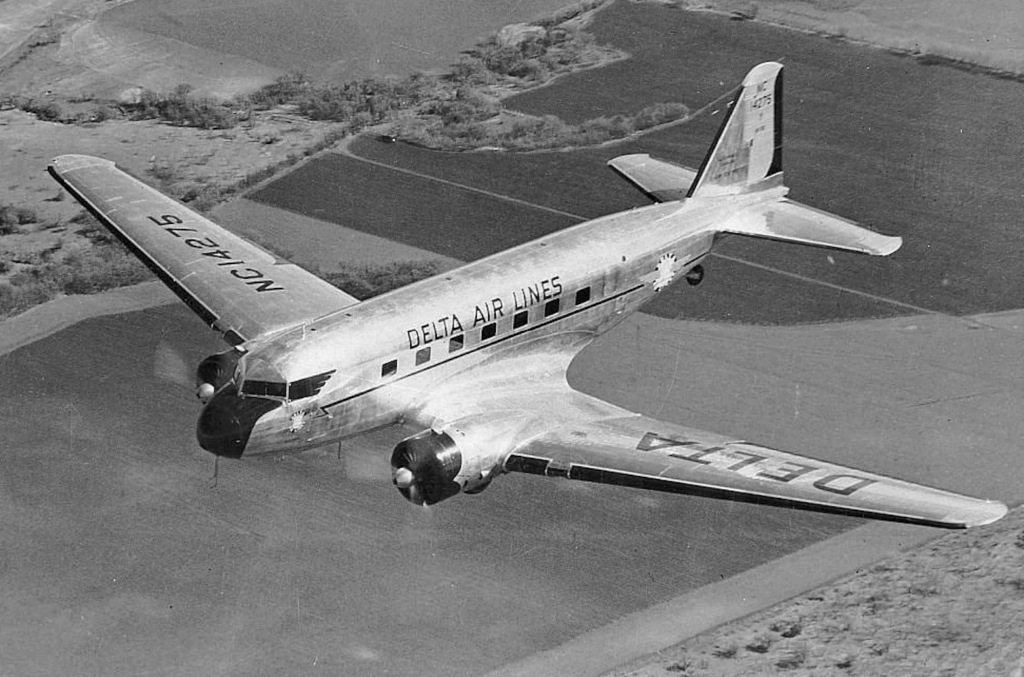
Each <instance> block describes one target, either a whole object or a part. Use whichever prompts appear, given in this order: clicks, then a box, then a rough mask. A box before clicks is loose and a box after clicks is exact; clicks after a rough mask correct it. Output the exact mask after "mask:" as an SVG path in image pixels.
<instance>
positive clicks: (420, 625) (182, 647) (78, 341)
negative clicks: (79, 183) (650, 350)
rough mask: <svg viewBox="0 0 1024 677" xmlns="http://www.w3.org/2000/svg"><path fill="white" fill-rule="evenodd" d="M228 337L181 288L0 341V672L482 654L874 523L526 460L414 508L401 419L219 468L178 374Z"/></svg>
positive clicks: (256, 670)
mask: <svg viewBox="0 0 1024 677" xmlns="http://www.w3.org/2000/svg"><path fill="white" fill-rule="evenodd" d="M68 346H74V347H75V349H74V350H69V349H68ZM221 347H222V346H221V345H220V344H219V342H218V341H217V340H216V339H215V336H214V334H213V333H212V332H210V331H208V330H206V329H205V328H204V327H203V326H202V324H201V323H200V322H199V321H197V320H196V318H195V317H193V316H192V314H191V313H190V312H189V311H188V310H187V309H186V308H185V307H184V306H182V305H180V304H175V305H172V306H166V307H163V308H158V309H153V310H149V311H145V312H139V313H132V314H127V315H122V316H115V317H109V318H103V319H96V320H90V321H86V322H82V323H80V324H77V325H75V326H74V327H72V328H70V329H68V330H65V331H63V332H60V333H58V334H56V335H54V336H51V337H49V338H47V339H44V340H42V341H38V342H36V343H34V344H32V345H30V346H28V347H26V348H23V349H20V350H16V351H14V352H13V353H10V354H9V355H6V356H3V357H0V379H2V380H3V383H4V384H6V390H7V396H6V397H5V398H3V399H2V400H0V419H2V420H3V421H4V422H5V423H4V426H3V430H2V435H0V458H2V459H3V463H4V467H5V472H4V474H3V476H2V477H0V499H2V506H0V507H2V511H0V534H2V537H3V543H4V565H3V567H2V569H0V582H2V583H3V587H4V590H5V593H4V595H5V605H4V606H5V611H4V613H3V614H0V635H2V636H3V637H4V641H3V643H2V645H0V665H3V666H4V669H5V671H7V672H9V673H10V674H24V675H29V674H39V675H62V674H64V675H72V674H73V675H140V674H160V675H212V674H218V675H226V676H230V675H238V676H242V675H244V676H245V677H259V676H261V675H266V676H268V677H270V676H273V677H283V676H286V675H307V674H313V673H316V672H318V671H327V673H328V674H337V675H355V674H358V675H385V674H386V675H420V676H428V677H429V676H435V675H436V676H437V677H442V676H444V677H449V676H452V675H466V676H467V677H468V676H471V675H480V674H482V673H484V672H486V671H487V670H490V669H494V668H497V667H499V666H501V665H504V664H506V663H508V662H510V661H514V660H517V659H522V658H524V657H526V656H529V655H532V654H534V653H536V652H537V651H541V650H544V649H549V648H552V647H554V646H556V645H558V644H560V643H562V642H564V641H567V640H569V639H571V638H573V637H575V636H577V635H579V634H581V633H583V632H585V631H587V630H589V629H592V628H596V627H599V626H602V625H604V624H606V623H609V622H611V621H612V620H615V619H617V618H619V617H621V616H623V615H625V614H627V613H630V612H632V611H635V610H638V609H643V608H646V607H648V606H650V605H652V604H656V603H658V602H662V601H664V600H666V599H669V598H672V597H674V596H676V595H679V594H682V593H683V592H685V591H687V590H690V589H692V588H695V587H699V586H701V585H704V584H707V583H709V582H713V581H719V580H721V579H722V578H727V577H729V576H731V575H733V574H735V573H738V572H740V571H743V570H746V569H747V568H749V567H751V566H755V565H757V564H759V563H761V562H765V561H769V560H771V559H773V558H775V557H778V556H780V555H782V554H785V553H788V552H791V551H793V550H795V549H797V548H800V547H802V546H804V545H807V544H809V543H812V542H815V541H817V540H820V539H821V538H823V537H825V536H828V535H831V534H834V533H836V532H838V531H840V530H842V529H844V528H847V527H849V526H852V525H855V524H858V523H859V522H858V521H856V520H851V519H844V518H840V517H832V516H820V515H813V514H806V513H799V514H798V513H794V512H793V511H789V510H772V509H765V508H759V507H756V506H745V505H740V504H733V503H723V502H718V501H711V500H706V499H688V498H683V497H675V496H663V495H655V494H648V493H646V492H638V491H630V490H626V489H618V488H614V487H589V486H585V485H584V486H580V485H576V484H570V483H568V482H561V483H560V482H557V481H554V480H543V479H537V478H530V477H525V476H510V477H503V478H500V479H499V480H498V481H496V482H495V483H494V485H493V486H492V487H491V488H489V489H488V490H487V492H486V493H485V494H484V495H482V496H479V497H472V496H460V497H456V498H454V499H452V500H450V501H448V502H445V503H443V504H441V505H438V506H435V507H433V508H430V509H423V508H418V507H416V506H412V505H410V504H408V503H406V502H405V501H404V500H403V499H402V498H401V497H400V496H399V494H398V492H397V491H395V489H394V488H393V487H392V486H391V483H390V482H389V476H390V471H389V469H388V467H387V458H388V455H389V450H390V449H391V448H392V446H393V445H394V444H395V443H396V442H397V441H398V440H399V439H401V438H402V437H404V436H405V435H406V434H407V433H406V432H404V431H402V430H399V429H394V430H390V431H386V432H383V433H378V434H374V435H369V436H365V437H361V438H357V439H355V440H353V441H351V442H348V443H345V446H344V448H343V451H342V453H343V457H344V460H339V459H338V458H336V456H335V450H334V449H328V450H320V451H318V452H310V453H307V454H303V455H301V456H296V457H289V458H285V459H283V460H280V461H279V460H277V459H273V458H264V459H250V460H249V461H246V462H241V463H239V462H223V463H221V467H220V478H219V482H218V484H217V486H213V485H212V483H211V474H212V470H213V458H212V457H211V456H209V455H208V454H205V453H203V452H201V451H199V450H198V448H197V447H196V444H195V440H194V436H193V429H194V428H193V426H194V421H195V418H196V416H197V415H198V412H199V406H198V405H197V404H196V402H195V399H194V397H193V396H192V394H191V392H190V390H191V388H190V387H189V386H186V385H183V383H185V382H190V379H191V368H192V366H193V365H194V364H195V363H196V362H197V361H198V360H199V359H200V358H201V357H202V356H204V355H206V354H208V353H209V352H211V351H213V350H215V349H216V350H219V349H220V348H221ZM596 350H597V352H596V353H592V355H595V356H596V358H597V359H598V360H599V361H606V360H607V359H608V358H607V357H603V358H602V357H601V355H602V352H601V351H602V349H600V348H596ZM623 381H628V379H625V380H622V379H619V380H618V383H616V382H614V381H610V382H608V383H603V384H602V383H600V382H596V383H592V384H591V385H592V386H593V387H594V388H595V389H596V390H595V394H597V395H599V396H604V397H609V398H611V399H626V400H630V399H631V398H636V397H640V398H644V397H645V395H644V393H645V392H647V391H648V390H649V388H650V385H649V384H648V385H646V386H645V385H644V384H642V383H641V384H627V385H623ZM631 389H633V390H635V392H631Z"/></svg>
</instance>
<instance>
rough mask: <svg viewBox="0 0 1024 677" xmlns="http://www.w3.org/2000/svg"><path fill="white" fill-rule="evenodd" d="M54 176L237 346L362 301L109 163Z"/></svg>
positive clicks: (63, 169)
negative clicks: (222, 226) (277, 256)
mask: <svg viewBox="0 0 1024 677" xmlns="http://www.w3.org/2000/svg"><path fill="white" fill-rule="evenodd" d="M49 172H50V174H51V175H52V176H53V178H55V179H56V180H57V182H58V183H60V184H61V185H62V186H64V188H66V189H67V191H68V192H69V193H71V195H72V196H73V197H74V198H75V199H76V200H78V201H79V202H81V203H82V205H83V206H84V207H85V208H86V209H88V210H89V211H90V212H91V213H92V214H93V216H95V217H96V218H98V219H99V220H100V221H101V222H102V223H103V225H105V226H106V227H107V228H108V229H109V230H110V231H111V232H113V233H114V235H116V236H117V237H118V238H119V239H120V240H121V241H122V242H124V243H125V244H126V245H127V246H128V248H129V249H131V250H132V253H134V254H135V255H136V256H137V257H139V258H140V259H141V260H142V262H143V263H145V264H146V266H147V267H149V269H150V270H152V271H153V272H154V273H156V274H157V276H158V277H159V278H160V279H161V280H162V281H163V282H164V284H166V285H167V286H168V287H170V288H171V289H172V290H173V291H174V293H175V294H177V295H178V297H179V298H181V300H183V301H184V302H185V303H186V304H187V305H188V307H189V308H191V309H192V310H193V311H194V312H195V313H196V314H198V315H199V316H200V317H201V318H202V319H203V320H204V321H205V322H206V323H207V324H208V325H210V326H211V327H214V328H215V329H217V330H219V331H220V332H222V333H223V334H224V338H225V339H226V340H227V341H228V343H231V344H232V345H238V344H240V343H244V342H246V341H250V340H252V339H254V338H257V337H260V336H265V335H267V334H270V333H273V332H276V331H279V330H282V329H286V328H288V327H292V326H296V325H298V324H301V323H302V322H307V321H309V320H312V319H315V318H317V317H321V316H323V315H326V314H328V313H331V312H334V311H337V310H340V309H342V308H346V307H348V306H351V305H353V304H355V303H358V302H359V301H358V300H357V299H355V298H353V297H352V296H349V295H348V294H346V293H345V292H343V291H341V290H340V289H336V288H335V287H333V286H332V285H330V284H329V283H327V282H325V281H324V280H321V279H320V278H318V277H317V276H315V275H313V274H312V273H309V272H307V271H305V270H303V269H302V268H300V267H298V266H297V265H295V264H293V263H289V262H287V261H283V260H281V259H278V258H276V257H275V256H273V255H272V254H270V253H268V252H267V251H266V250H264V249H262V248H261V247H258V246H256V245H254V244H253V243H251V242H249V241H248V240H245V239H243V238H241V237H239V236H237V235H235V234H233V233H231V232H229V231H228V230H225V229H224V228H221V227H220V226H218V225H217V224H215V223H214V222H213V221H210V220H209V219H207V218H206V217H204V216H202V215H201V214H199V213H197V212H195V211H193V210H191V209H189V208H188V207H186V206H184V205H183V204H181V203H179V202H177V201H176V200H173V199H171V198H169V197H167V196H166V195H163V194H161V193H160V192H159V191H157V190H156V189H155V188H152V187H150V186H148V185H146V184H145V183H143V182H142V181H139V180H138V179H136V178H134V177H132V176H130V175H129V174H127V173H125V172H123V171H121V170H120V169H118V168H117V167H116V166H115V165H114V163H113V162H111V161H109V160H104V159H101V158H96V157H90V156H88V155H62V156H60V157H58V158H55V159H54V160H53V162H52V163H51V164H50V166H49Z"/></svg>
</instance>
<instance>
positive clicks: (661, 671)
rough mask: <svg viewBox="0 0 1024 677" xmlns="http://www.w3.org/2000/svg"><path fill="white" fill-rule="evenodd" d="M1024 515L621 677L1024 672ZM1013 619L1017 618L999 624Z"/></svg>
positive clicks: (888, 564) (949, 540)
mask: <svg viewBox="0 0 1024 677" xmlns="http://www.w3.org/2000/svg"><path fill="white" fill-rule="evenodd" d="M1022 565H1024V512H1021V511H1020V510H1016V511H1014V512H1012V513H1011V514H1010V516H1008V517H1007V518H1005V519H1004V520H1002V521H1000V522H998V523H996V524H993V525H990V526H987V527H982V528H978V529H974V530H971V531H968V532H964V533H954V534H949V535H947V536H944V537H942V538H940V539H938V540H936V541H933V542H932V543H930V544H929V545H926V546H923V547H921V548H917V549H915V550H913V551H911V552H908V553H904V554H901V555H897V556H894V557H892V558H890V559H887V560H885V561H883V562H880V563H878V564H876V565H874V566H872V567H871V568H869V569H867V570H865V571H861V572H859V573H857V574H854V575H852V576H849V577H846V578H844V579H842V580H840V581H837V582H836V583H835V584H833V585H830V586H827V587H825V588H821V589H819V590H815V591H813V592H811V593H808V594H806V595H803V596H801V597H798V598H796V599H794V600H791V601H789V602H786V603H784V604H781V605H779V606H777V607H774V608H771V609H767V610H765V611H763V612H761V613H758V614H755V615H753V616H751V617H749V618H745V619H743V620H741V621H737V622H735V623H730V624H728V625H726V626H723V627H721V628H718V629H716V630H714V631H712V632H709V633H705V634H703V635H700V636H699V637H695V638H693V639H692V640H689V641H686V642H684V643H682V644H680V645H678V646H676V647H673V648H671V649H667V650H666V651H665V652H663V654H662V655H661V656H659V657H658V658H657V659H656V660H649V661H648V662H647V664H645V665H642V666H636V665H634V666H632V667H631V668H629V669H623V670H619V671H616V672H615V675H616V677H626V676H628V677H662V676H663V675H684V676H689V677H712V676H714V677H741V676H753V675H764V674H786V675H792V676H793V677H810V676H811V675H826V676H837V675H863V676H869V677H875V676H877V677H884V676H887V675H905V676H907V677H915V676H918V675H920V676H925V675H1007V676H1009V675H1019V674H1020V673H1021V670H1022V669H1024V639H1022V637H1021V634H1020V620H1021V619H1022V618H1024V577H1022V575H1021V568H1022ZM994 618H997V619H1013V622H996V623H993V622H992V620H993V619H994Z"/></svg>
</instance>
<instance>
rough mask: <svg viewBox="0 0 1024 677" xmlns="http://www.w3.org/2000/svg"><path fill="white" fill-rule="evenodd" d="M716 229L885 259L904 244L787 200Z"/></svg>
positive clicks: (733, 219) (891, 237)
mask: <svg viewBox="0 0 1024 677" xmlns="http://www.w3.org/2000/svg"><path fill="white" fill-rule="evenodd" d="M718 230H719V231H720V232H723V233H735V234H737V235H749V236H752V237H763V238H767V239H769V240H782V241H785V242H796V243H799V244H805V245H812V246H816V247H826V248H828V249H843V250H846V251H852V252H858V253H861V254H872V255H874V256H888V255H889V254H892V253H893V252H894V251H896V250H897V249H899V248H900V245H902V244H903V239H902V238H900V237H893V236H889V235H882V234H881V233H876V232H874V231H872V230H868V229H867V228H863V227H861V226H859V225H857V224H856V223H854V222H853V221H848V220H847V219H844V218H841V217H839V216H835V215H834V214H829V213H828V212H823V211H821V210H819V209H814V208H813V207H808V206H807V205H802V204H800V203H798V202H792V201H791V200H786V199H783V200H781V201H780V202H778V203H777V204H773V205H772V206H770V207H769V208H768V209H767V210H765V211H764V212H762V213H750V212H746V213H742V214H739V215H737V216H736V217H734V218H732V219H729V220H728V221H727V222H726V223H724V224H723V225H722V226H721V227H720V228H718Z"/></svg>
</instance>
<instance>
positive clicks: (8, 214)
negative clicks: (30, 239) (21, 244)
mask: <svg viewBox="0 0 1024 677" xmlns="http://www.w3.org/2000/svg"><path fill="white" fill-rule="evenodd" d="M38 218H39V217H38V216H37V215H36V210H34V209H31V208H29V207H15V206H14V205H0V235H10V234H12V233H20V232H21V226H24V225H26V224H29V223H35V222H36V221H37V220H38Z"/></svg>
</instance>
